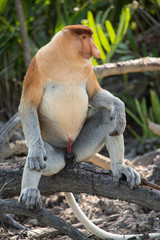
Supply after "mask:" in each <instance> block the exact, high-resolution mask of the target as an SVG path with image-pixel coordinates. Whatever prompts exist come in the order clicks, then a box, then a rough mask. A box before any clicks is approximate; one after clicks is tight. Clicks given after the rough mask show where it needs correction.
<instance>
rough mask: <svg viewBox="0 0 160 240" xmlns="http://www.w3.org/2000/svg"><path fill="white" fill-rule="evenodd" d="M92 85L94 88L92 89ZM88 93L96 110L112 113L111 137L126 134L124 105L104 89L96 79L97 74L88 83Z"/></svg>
mask: <svg viewBox="0 0 160 240" xmlns="http://www.w3.org/2000/svg"><path fill="white" fill-rule="evenodd" d="M91 84H92V88H91ZM87 91H88V94H89V97H90V104H91V105H92V106H93V107H95V108H102V107H104V108H107V109H109V110H110V111H111V114H110V125H111V131H110V133H109V135H110V136H117V135H120V134H122V133H123V132H124V130H125V127H126V115H125V106H124V103H123V102H122V101H121V100H120V99H119V98H117V97H115V96H113V95H112V94H111V93H110V92H108V91H107V90H104V89H102V88H101V87H100V86H99V84H98V81H97V79H96V76H95V74H94V73H93V74H92V77H91V78H90V79H89V81H88V87H87Z"/></svg>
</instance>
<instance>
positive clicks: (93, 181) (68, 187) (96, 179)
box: [0, 164, 160, 211]
mask: <svg viewBox="0 0 160 240" xmlns="http://www.w3.org/2000/svg"><path fill="white" fill-rule="evenodd" d="M7 166H8V169H9V170H7ZM13 167H16V165H14V164H0V168H1V169H0V188H1V187H2V186H3V185H4V183H5V182H6V181H9V180H10V179H13V178H14V180H13V181H11V182H10V183H9V184H8V185H7V187H6V188H5V189H3V191H2V197H3V198H10V197H14V196H17V195H19V193H20V184H21V177H22V169H21V170H20V169H18V168H16V169H14V171H13ZM39 189H40V192H41V194H43V195H51V194H54V193H56V192H73V193H88V194H91V195H97V196H103V197H107V198H111V199H119V200H124V201H127V202H132V203H136V204H138V205H141V206H143V207H146V208H148V209H152V210H155V211H160V204H159V202H160V191H158V190H155V189H150V188H147V187H144V186H143V185H141V186H139V187H136V188H135V189H130V188H128V186H127V184H126V182H124V181H122V182H121V184H120V185H119V186H115V184H114V183H113V179H112V176H111V174H110V171H107V170H102V169H100V168H96V167H94V166H91V165H88V164H75V165H71V166H67V167H66V168H65V169H64V170H62V171H61V172H59V173H58V174H56V175H54V176H52V177H45V176H43V177H42V178H41V181H40V185H39Z"/></svg>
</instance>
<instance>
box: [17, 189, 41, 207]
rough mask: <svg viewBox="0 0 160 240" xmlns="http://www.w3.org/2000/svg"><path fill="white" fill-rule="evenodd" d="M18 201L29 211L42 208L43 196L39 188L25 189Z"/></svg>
mask: <svg viewBox="0 0 160 240" xmlns="http://www.w3.org/2000/svg"><path fill="white" fill-rule="evenodd" d="M18 201H19V202H22V203H24V204H25V206H26V207H27V209H33V208H37V210H40V209H41V208H42V202H41V195H40V192H39V190H38V189H37V188H29V187H27V188H24V189H23V190H22V192H21V195H20V197H19V199H18Z"/></svg>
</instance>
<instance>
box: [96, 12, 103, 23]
mask: <svg viewBox="0 0 160 240" xmlns="http://www.w3.org/2000/svg"><path fill="white" fill-rule="evenodd" d="M101 17H102V11H99V12H98V13H97V15H96V19H95V22H96V24H98V23H100V22H101Z"/></svg>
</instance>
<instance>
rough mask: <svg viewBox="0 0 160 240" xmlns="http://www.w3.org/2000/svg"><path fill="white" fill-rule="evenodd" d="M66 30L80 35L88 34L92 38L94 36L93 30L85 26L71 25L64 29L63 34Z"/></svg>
mask: <svg viewBox="0 0 160 240" xmlns="http://www.w3.org/2000/svg"><path fill="white" fill-rule="evenodd" d="M65 30H70V31H72V32H74V33H77V34H78V35H81V34H83V33H86V34H89V35H90V36H92V34H93V31H92V29H91V28H89V27H87V26H85V25H69V26H66V27H64V28H63V29H62V32H63V31H65Z"/></svg>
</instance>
